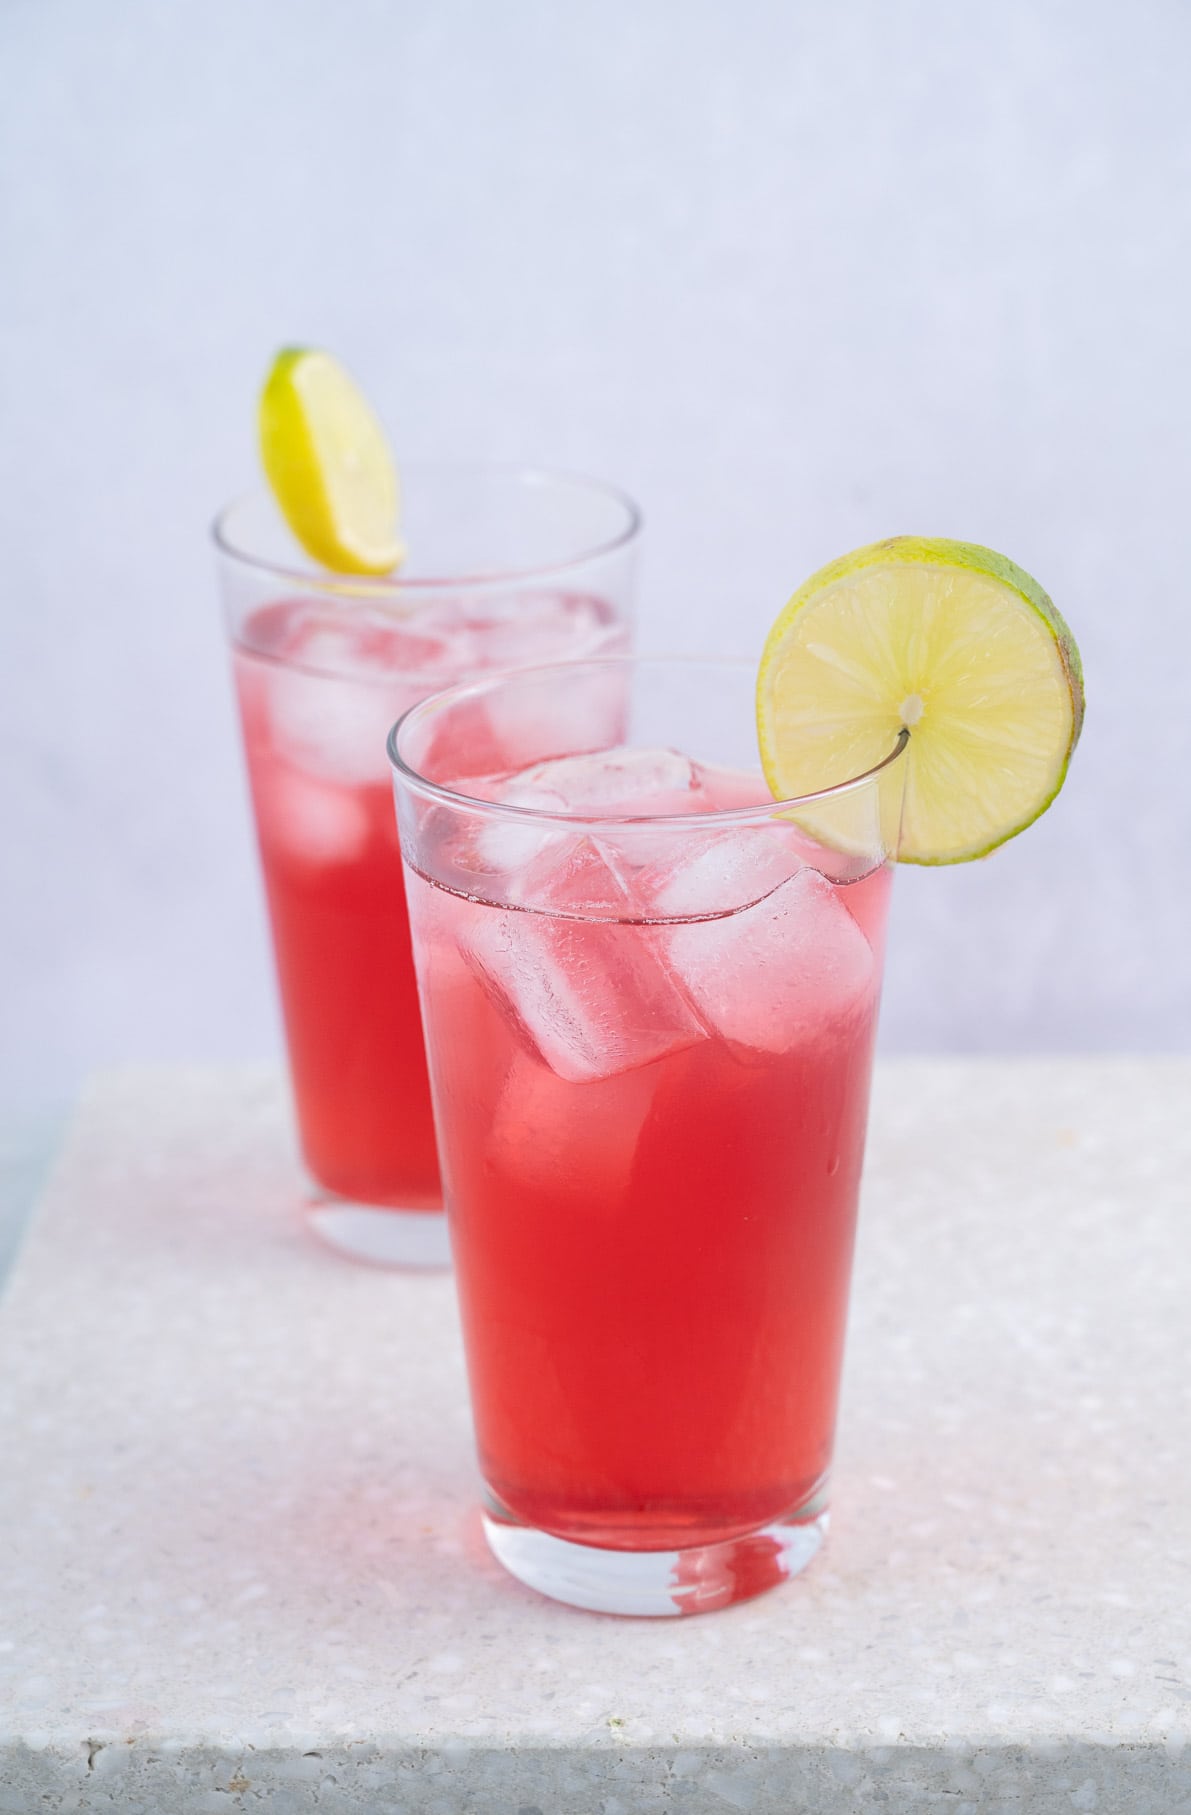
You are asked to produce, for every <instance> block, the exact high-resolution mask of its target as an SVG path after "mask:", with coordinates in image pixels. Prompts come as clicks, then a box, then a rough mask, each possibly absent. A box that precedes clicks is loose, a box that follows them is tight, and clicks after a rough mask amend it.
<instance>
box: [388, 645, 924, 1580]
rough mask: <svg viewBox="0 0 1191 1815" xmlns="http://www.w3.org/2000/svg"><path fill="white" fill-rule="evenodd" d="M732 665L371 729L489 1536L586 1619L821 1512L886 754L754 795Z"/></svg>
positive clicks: (872, 1008) (617, 668) (472, 690)
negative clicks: (391, 839) (803, 790)
mask: <svg viewBox="0 0 1191 1815" xmlns="http://www.w3.org/2000/svg"><path fill="white" fill-rule="evenodd" d="M755 678H756V677H755V669H753V668H752V667H751V666H749V665H746V664H742V663H725V662H713V661H712V662H698V661H689V662H668V661H649V660H645V659H633V658H631V657H627V656H625V657H619V658H610V659H604V660H596V661H590V662H580V663H577V664H571V665H570V666H568V667H565V668H563V667H559V666H554V665H550V666H544V667H541V668H538V669H533V670H527V671H524V672H522V673H520V674H517V675H504V676H491V677H486V678H484V679H482V680H480V681H478V682H476V683H474V684H472V685H465V686H458V687H454V688H451V689H449V690H447V691H445V692H444V693H442V694H439V695H438V696H436V697H434V698H432V699H429V700H427V701H425V702H423V703H422V704H420V705H418V706H417V707H415V708H414V709H413V710H412V711H410V712H409V713H407V714H406V715H405V717H404V718H403V719H402V720H401V722H400V723H399V724H398V725H397V726H395V727H394V730H393V733H392V735H391V736H390V739H389V754H390V757H391V759H392V763H393V769H394V783H395V792H396V800H397V813H398V818H399V821H400V826H401V842H402V849H403V852H404V857H405V864H406V887H407V892H408V898H409V906H410V919H411V924H412V929H413V940H414V956H415V963H416V967H417V973H418V983H419V988H420V992H421V999H422V1011H423V1019H424V1023H425V1027H426V1037H427V1045H428V1052H429V1059H430V1076H431V1085H432V1090H433V1096H434V1103H435V1111H436V1117H437V1125H438V1136H439V1149H440V1152H441V1155H442V1161H443V1169H444V1179H445V1184H446V1195H447V1205H448V1215H449V1221H450V1226H451V1239H452V1245H453V1248H454V1258H455V1268H456V1278H457V1283H458V1290H459V1298H460V1307H461V1313H462V1322H463V1331H464V1339H465V1343H466V1349H467V1362H468V1373H469V1380H470V1388H471V1398H472V1405H473V1410H474V1414H475V1428H476V1437H477V1444H478V1449H479V1461H480V1469H481V1473H482V1476H483V1480H484V1487H485V1500H486V1508H485V1512H484V1527H485V1531H486V1533H487V1537H488V1541H489V1543H490V1545H491V1547H492V1549H493V1551H494V1552H495V1553H496V1555H497V1557H498V1558H499V1559H500V1561H501V1562H502V1563H503V1564H504V1565H505V1566H506V1568H508V1569H509V1570H510V1571H511V1572H512V1574H513V1575H515V1576H517V1577H518V1578H519V1579H520V1580H521V1581H523V1582H526V1583H528V1584H529V1585H530V1586H531V1587H534V1588H536V1589H539V1590H541V1591H542V1592H543V1593H545V1594H547V1595H551V1596H553V1597H555V1598H556V1599H558V1600H562V1601H568V1602H571V1603H573V1604H574V1605H577V1606H580V1607H589V1608H595V1609H599V1610H601V1611H605V1612H615V1613H633V1614H666V1613H691V1612H697V1611H700V1610H703V1609H706V1608H709V1607H717V1606H723V1605H726V1604H727V1603H729V1602H732V1601H736V1600H742V1599H745V1598H747V1597H748V1596H750V1595H753V1594H756V1593H759V1592H760V1591H761V1590H762V1589H765V1588H768V1587H771V1586H773V1585H774V1584H775V1583H777V1582H779V1581H783V1580H785V1579H786V1578H787V1577H788V1576H790V1575H793V1574H794V1573H795V1572H796V1571H798V1570H799V1569H801V1568H802V1567H803V1566H804V1565H805V1564H806V1563H807V1562H808V1561H809V1559H810V1558H811V1556H812V1555H813V1554H814V1552H815V1550H816V1549H817V1548H818V1546H819V1543H820V1541H821V1539H822V1536H823V1534H824V1531H825V1529H826V1523H827V1499H828V1476H829V1469H830V1463H831V1454H832V1444H833V1436H834V1429H835V1418H836V1401H837V1396H838V1389H839V1379H840V1367H841V1359H842V1353H843V1342H844V1326H845V1320H846V1312H847V1300H848V1287H849V1275H850V1270H851V1261H852V1246H853V1233H854V1228H855V1221H856V1206H857V1192H858V1188H859V1184H860V1172H861V1159H862V1153H863V1148H864V1138H865V1125H866V1118H867V1111H868V1099H869V1074H870V1066H871V1060H872V1050H873V1038H874V1033H875V1029H876V1021H877V1006H878V998H879V994H880V985H881V974H882V959H883V951H884V936H885V922H886V911H887V905H888V898H889V892H890V880H891V868H890V859H891V858H892V857H893V855H894V854H895V852H896V847H897V838H898V826H899V822H900V814H901V793H902V777H903V771H904V768H905V765H904V763H903V762H902V760H901V755H902V750H903V748H904V745H905V740H906V734H905V733H904V732H902V733H901V734H900V736H896V737H895V734H894V732H893V731H891V733H890V747H889V754H888V756H887V758H886V759H885V760H884V761H883V762H882V763H881V764H880V765H879V766H878V767H877V768H876V769H874V770H872V771H870V772H869V773H867V774H864V775H860V776H855V777H842V778H841V783H840V785H839V786H838V787H834V788H831V789H828V790H826V791H824V792H822V793H818V794H815V795H813V796H808V797H806V798H804V799H800V800H795V801H780V802H778V801H774V799H773V798H772V796H771V795H770V793H769V791H768V789H767V788H766V786H765V784H764V782H763V780H762V778H761V776H760V774H759V771H758V765H757V757H756V744H755V736H756V733H755V719H754V708H753V690H754V687H755ZM506 727H513V728H515V734H516V735H515V738H514V739H513V740H512V741H511V742H509V743H506V742H505V738H504V728H506Z"/></svg>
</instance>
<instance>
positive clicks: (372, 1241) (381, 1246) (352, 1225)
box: [306, 1186, 451, 1272]
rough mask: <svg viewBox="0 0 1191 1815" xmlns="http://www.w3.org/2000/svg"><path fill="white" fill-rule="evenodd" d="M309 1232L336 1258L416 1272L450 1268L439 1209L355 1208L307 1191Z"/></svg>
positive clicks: (316, 1191) (315, 1189)
mask: <svg viewBox="0 0 1191 1815" xmlns="http://www.w3.org/2000/svg"><path fill="white" fill-rule="evenodd" d="M306 1222H307V1226H308V1227H309V1229H310V1230H311V1232H312V1233H313V1234H314V1235H316V1236H317V1237H318V1239H319V1241H321V1242H322V1243H324V1245H325V1246H326V1247H328V1248H333V1249H334V1250H335V1252H336V1254H342V1255H343V1256H344V1257H345V1258H346V1259H348V1260H355V1261H363V1262H364V1263H365V1264H366V1265H368V1266H371V1267H405V1268H408V1269H410V1270H411V1271H415V1272H427V1271H429V1270H431V1269H434V1268H443V1267H449V1266H450V1264H451V1247H450V1241H449V1239H448V1236H447V1219H446V1215H445V1213H444V1212H443V1211H442V1210H396V1209H392V1208H386V1207H385V1206H384V1205H382V1204H355V1203H350V1202H349V1201H348V1200H347V1199H346V1198H341V1197H333V1196H332V1195H331V1194H330V1192H327V1191H322V1190H320V1189H319V1187H317V1186H313V1187H311V1191H310V1197H309V1200H308V1202H307V1205H306Z"/></svg>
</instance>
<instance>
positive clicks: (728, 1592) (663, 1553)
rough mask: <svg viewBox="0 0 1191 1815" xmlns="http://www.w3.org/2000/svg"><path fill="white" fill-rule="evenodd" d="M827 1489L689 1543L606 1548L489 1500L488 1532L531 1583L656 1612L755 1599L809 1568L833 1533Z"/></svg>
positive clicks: (601, 1606) (580, 1602) (573, 1599)
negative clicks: (793, 1507) (738, 1530)
mask: <svg viewBox="0 0 1191 1815" xmlns="http://www.w3.org/2000/svg"><path fill="white" fill-rule="evenodd" d="M829 1516H830V1515H829V1514H828V1512H827V1511H826V1509H825V1508H824V1507H823V1502H822V1498H821V1496H816V1499H815V1501H814V1504H813V1506H808V1507H805V1508H803V1509H801V1510H800V1512H799V1513H797V1514H789V1515H787V1516H786V1517H785V1518H782V1519H775V1520H774V1521H773V1522H772V1523H771V1524H769V1525H763V1526H762V1527H761V1528H760V1530H759V1531H751V1532H748V1533H747V1534H746V1535H745V1536H744V1537H740V1538H729V1539H727V1540H726V1541H725V1542H723V1543H721V1544H702V1545H696V1546H694V1547H693V1548H692V1549H690V1550H600V1549H597V1548H596V1546H594V1545H590V1544H572V1543H570V1542H569V1541H568V1540H567V1539H565V1538H553V1537H551V1536H550V1534H549V1533H548V1532H544V1531H537V1530H535V1528H534V1527H533V1526H531V1525H522V1524H521V1523H520V1521H519V1520H518V1519H516V1518H514V1516H513V1515H512V1513H509V1512H506V1511H505V1510H504V1509H503V1508H500V1507H498V1506H497V1504H496V1503H495V1502H494V1501H492V1500H490V1501H489V1504H488V1506H487V1508H486V1509H485V1510H484V1512H483V1514H482V1518H483V1523H484V1536H485V1537H486V1538H487V1540H488V1543H489V1546H490V1548H491V1550H492V1553H493V1555H494V1556H495V1557H496V1559H497V1561H498V1562H500V1563H503V1564H504V1566H505V1568H506V1569H507V1570H508V1572H509V1574H510V1575H512V1576H516V1578H517V1580H518V1581H519V1582H524V1583H525V1585H526V1587H528V1588H536V1589H537V1591H538V1593H539V1594H544V1595H549V1597H550V1599H551V1600H553V1601H565V1602H566V1604H567V1605H568V1606H569V1607H585V1608H587V1609H588V1610H589V1611H590V1612H592V1613H627V1614H636V1615H639V1616H641V1617H644V1618H649V1619H658V1618H666V1617H672V1616H674V1615H676V1614H686V1613H711V1612H713V1611H714V1610H715V1609H717V1608H719V1607H731V1606H733V1605H734V1604H735V1603H736V1602H737V1601H751V1600H752V1598H753V1596H754V1595H758V1594H764V1593H765V1592H766V1591H767V1590H768V1589H770V1588H777V1587H779V1586H780V1584H781V1583H782V1582H788V1581H789V1580H790V1577H791V1576H796V1575H798V1574H799V1573H800V1572H801V1571H802V1570H804V1569H805V1568H806V1566H807V1564H808V1563H809V1562H810V1561H811V1559H812V1557H814V1555H815V1554H816V1552H817V1551H818V1550H819V1548H820V1546H821V1545H822V1543H823V1539H824V1538H825V1537H826V1535H827V1525H828V1520H829Z"/></svg>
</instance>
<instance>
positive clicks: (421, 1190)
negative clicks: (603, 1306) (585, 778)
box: [214, 466, 640, 1266]
mask: <svg viewBox="0 0 1191 1815" xmlns="http://www.w3.org/2000/svg"><path fill="white" fill-rule="evenodd" d="M402 489H403V512H402V517H403V533H404V535H405V538H406V540H407V542H408V544H409V556H408V560H407V562H406V563H405V565H404V566H403V568H402V569H401V571H400V573H399V575H398V576H397V577H396V578H386V579H383V580H371V579H357V578H355V577H351V578H349V577H346V576H336V575H331V574H328V573H327V572H326V571H325V570H324V569H321V568H318V567H316V566H314V565H312V564H311V563H309V562H307V561H305V560H304V558H303V557H302V556H301V554H300V552H299V551H298V549H297V546H296V544H295V543H294V541H293V539H292V537H291V536H290V534H289V531H288V529H287V528H286V526H285V524H284V523H283V521H282V519H281V517H280V515H279V514H278V512H277V511H276V509H275V507H274V506H273V504H272V501H271V499H270V498H268V497H267V496H266V495H264V494H260V495H257V496H253V497H250V498H248V499H245V500H244V501H243V502H241V503H239V504H235V505H232V506H231V507H230V509H228V510H227V511H225V512H224V514H223V515H222V516H221V517H220V518H219V520H218V521H217V523H216V525H215V531H214V534H215V542H216V549H217V558H218V564H219V576H220V584H221V589H222V596H223V605H224V611H225V615H226V620H227V626H228V632H229V635H230V638H231V643H232V652H233V666H234V671H235V681H236V689H237V693H238V696H239V704H240V713H241V721H242V725H243V733H244V746H245V753H246V757H247V765H248V775H249V781H250V784H251V791H252V801H253V807H254V810H255V816H256V827H257V834H258V840H259V845H260V854H261V863H262V867H263V870H264V880H265V889H266V894H267V897H268V905H269V914H270V920H271V923H272V932H273V949H274V954H275V960H276V967H277V977H278V982H279V985H280V993H281V1002H282V1009H283V1013H284V1018H285V1028H286V1039H287V1045H288V1050H289V1061H290V1073H291V1078H292V1083H293V1091H294V1097H295V1103H296V1108H297V1121H298V1129H299V1135H300V1140H301V1146H302V1154H303V1159H304V1162H305V1168H306V1172H307V1176H308V1180H309V1185H310V1189H309V1194H308V1202H307V1212H308V1215H309V1218H310V1221H311V1224H312V1226H313V1227H314V1229H315V1230H316V1231H317V1233H318V1234H319V1235H320V1236H321V1237H322V1238H323V1239H324V1240H326V1241H328V1242H330V1243H332V1244H333V1245H334V1246H335V1247H337V1248H339V1249H340V1250H341V1251H343V1252H345V1253H348V1254H350V1255H352V1256H354V1257H355V1258H359V1259H364V1260H369V1261H373V1262H377V1263H381V1264H389V1265H397V1266H440V1265H445V1264H446V1263H447V1262H448V1259H449V1248H448V1243H447V1235H446V1226H445V1222H444V1219H443V1214H442V1191H441V1185H440V1181H439V1173H438V1163H437V1157H436V1152H435V1140H434V1126H433V1119H432V1115H431V1107H430V1092H429V1086H428V1083H427V1078H426V1061H425V1055H424V1049H423V1044H422V1029H421V1022H420V1019H419V1015H418V1003H417V992H416V988H415V983H414V973H413V961H412V957H411V954H410V943H409V931H408V923H407V920H406V913H405V904H404V895H403V888H402V870H401V858H400V851H399V848H398V843H397V832H396V827H395V825H394V823H393V808H392V801H391V798H390V785H389V771H388V764H387V762H386V760H385V737H386V734H387V732H388V729H389V727H390V725H391V724H392V723H393V720H394V718H395V717H397V716H398V714H399V713H401V712H403V711H405V710H406V709H407V708H408V707H409V706H411V705H412V704H413V703H414V702H415V701H417V700H420V699H422V698H423V697H424V696H425V695H427V694H428V693H431V692H433V691H435V690H436V689H439V688H441V687H443V686H446V685H448V684H449V683H450V682H452V681H457V680H459V679H460V678H461V677H462V676H464V675H469V674H476V673H479V672H483V671H484V670H487V669H492V668H502V669H503V668H507V667H510V666H516V665H519V664H521V663H528V662H541V661H545V660H554V659H556V658H563V657H569V656H588V655H591V654H593V653H595V652H596V651H600V650H609V649H616V648H621V647H623V646H624V645H625V643H626V642H627V635H628V630H627V626H628V622H629V617H630V612H631V606H632V600H633V582H634V568H635V562H636V552H637V546H638V541H639V529H640V518H639V514H638V512H637V510H636V508H635V506H634V505H633V504H632V503H631V502H630V501H629V500H628V499H627V498H625V497H624V496H623V495H622V494H620V493H619V492H616V491H613V490H611V489H610V488H608V487H606V486H602V485H597V484H593V483H591V482H589V481H586V480H582V479H571V478H567V477H564V476H561V475H555V474H549V473H540V472H532V471H521V470H517V469H507V470H506V469H502V468H487V469H486V468H482V467H474V468H467V467H462V468H460V467H445V466H444V467H439V468H434V467H427V468H419V467H416V466H415V467H407V468H405V469H404V470H403V473H402Z"/></svg>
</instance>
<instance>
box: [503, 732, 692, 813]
mask: <svg viewBox="0 0 1191 1815" xmlns="http://www.w3.org/2000/svg"><path fill="white" fill-rule="evenodd" d="M518 780H519V781H520V782H522V783H525V784H528V785H529V786H531V787H536V788H548V789H549V790H550V791H551V792H552V793H553V794H556V795H558V796H559V797H560V799H562V800H563V801H564V802H565V803H566V808H567V810H568V812H571V813H585V814H589V815H592V816H598V817H601V818H616V817H617V816H620V815H624V816H625V817H630V816H631V815H633V814H642V815H645V814H648V815H649V816H651V817H654V816H656V815H659V814H669V813H683V812H687V811H689V810H690V808H691V806H692V805H694V804H697V803H695V802H694V801H693V800H692V795H693V793H694V790H695V788H696V785H697V784H696V776H695V767H694V764H693V763H692V762H691V761H690V759H689V757H685V756H680V755H679V754H678V752H677V750H648V749H638V748H636V747H634V746H620V747H618V748H615V749H611V750H593V751H590V752H588V753H586V754H584V755H582V756H557V757H554V758H553V759H552V760H550V761H548V762H541V763H535V764H534V765H533V766H532V768H529V769H526V770H524V771H523V773H522V774H521V775H520V776H519V777H518Z"/></svg>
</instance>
